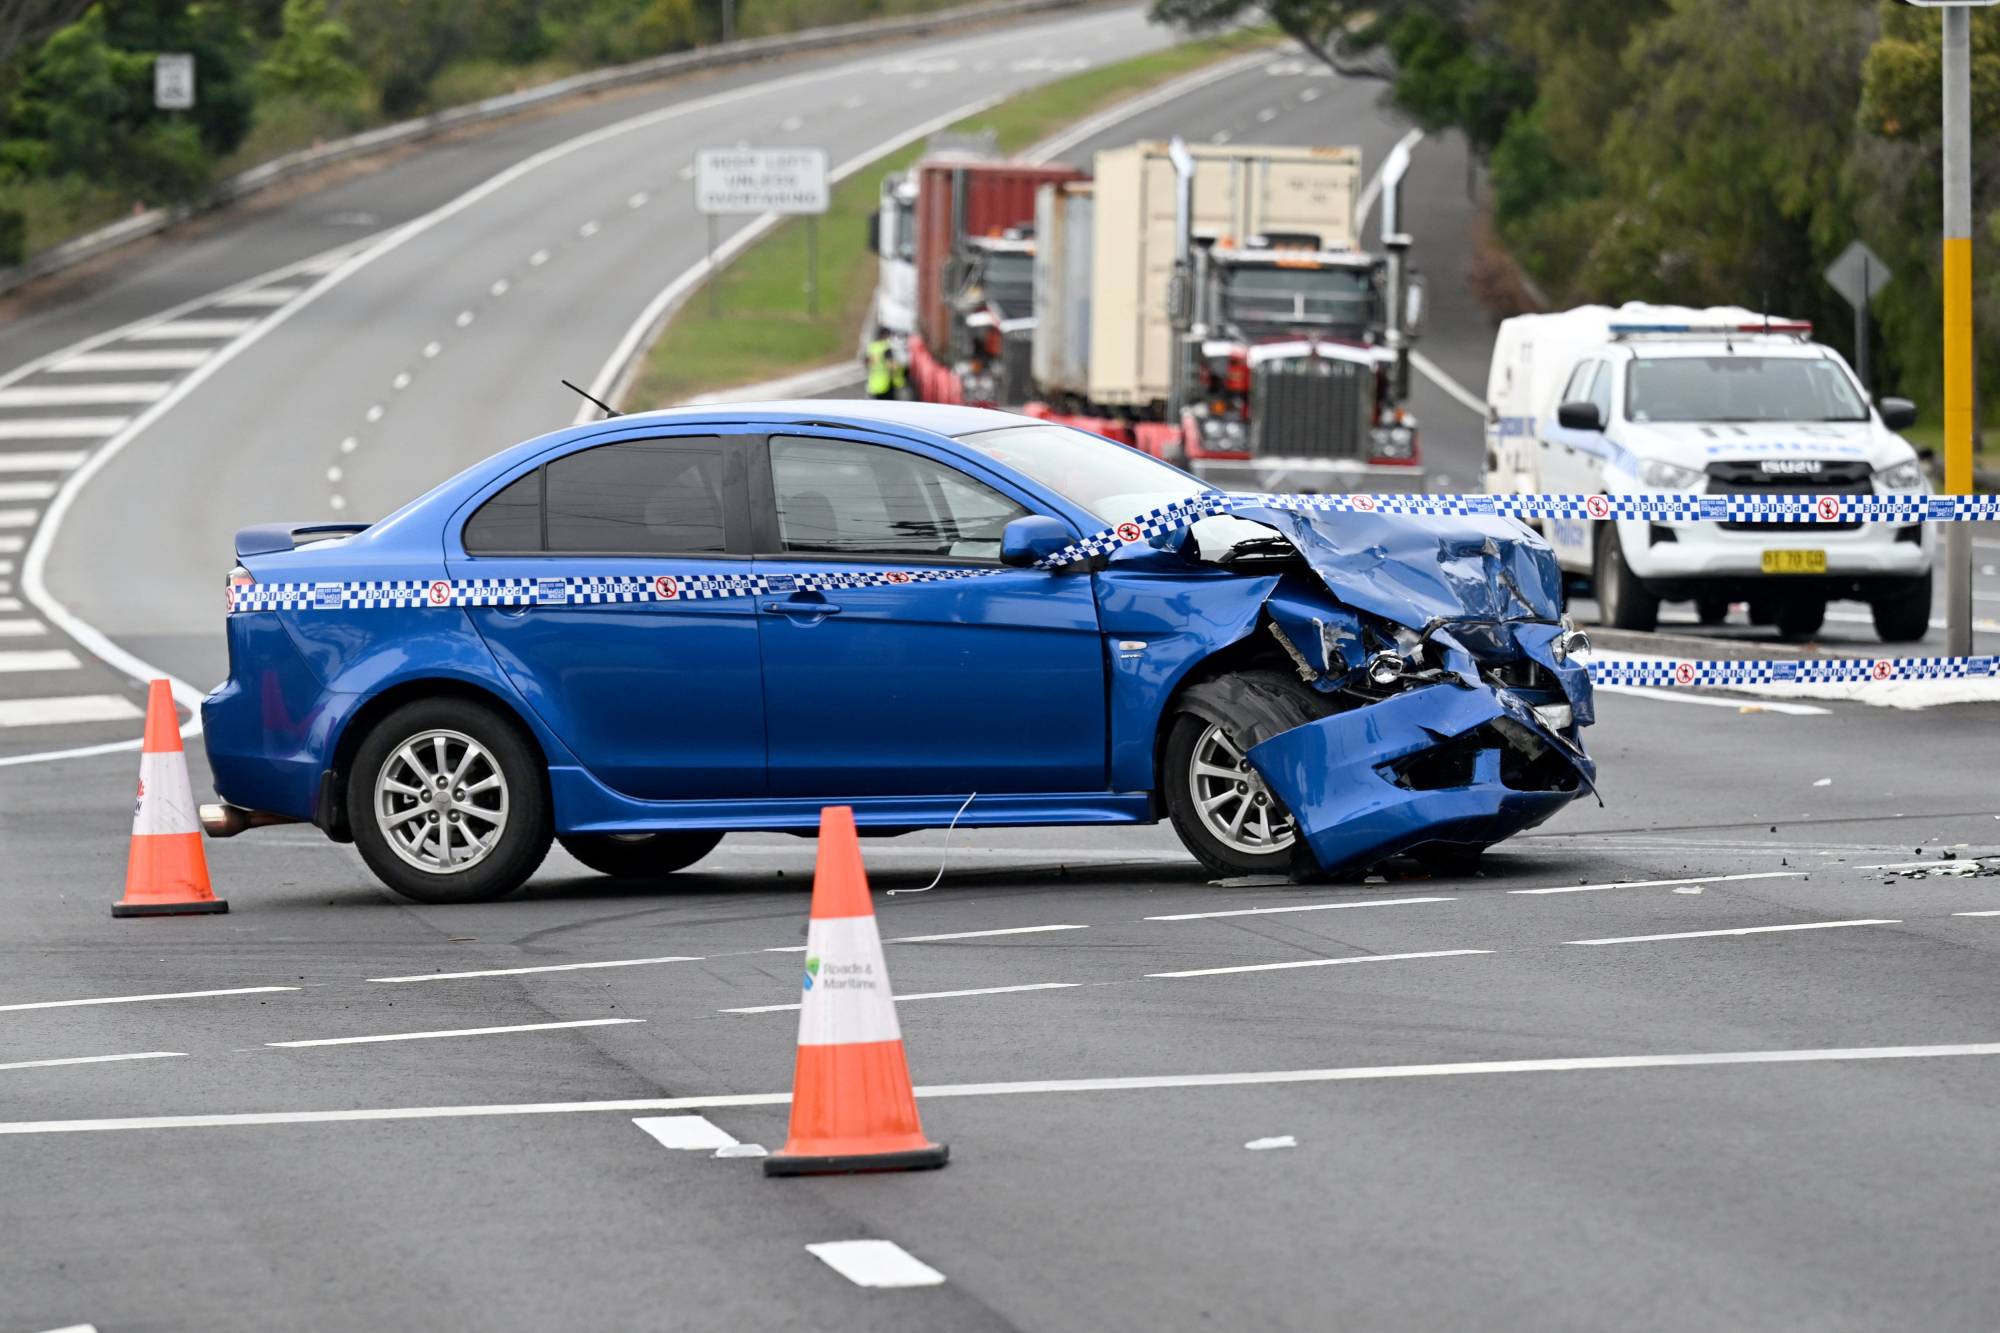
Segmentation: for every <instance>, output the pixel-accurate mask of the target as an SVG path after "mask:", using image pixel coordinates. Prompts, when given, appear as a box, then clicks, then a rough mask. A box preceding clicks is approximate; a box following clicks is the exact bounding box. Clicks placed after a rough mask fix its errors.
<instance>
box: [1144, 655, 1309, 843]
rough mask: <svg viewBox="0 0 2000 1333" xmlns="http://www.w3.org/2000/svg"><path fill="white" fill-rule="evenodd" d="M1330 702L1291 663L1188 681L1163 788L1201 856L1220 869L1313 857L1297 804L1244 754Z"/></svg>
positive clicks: (1170, 810) (1167, 749) (1180, 829)
mask: <svg viewBox="0 0 2000 1333" xmlns="http://www.w3.org/2000/svg"><path fill="white" fill-rule="evenodd" d="M1329 711H1331V710H1330V709H1329V708H1328V707H1327V705H1326V702H1325V700H1324V699H1323V698H1322V697H1321V696H1320V695H1319V693H1318V692H1317V691H1315V690H1313V689H1310V688H1309V687H1307V686H1306V685H1305V684H1304V683H1303V682H1301V681H1300V680H1299V679H1298V677H1296V676H1293V675H1289V674H1287V673H1285V672H1282V671H1271V670H1261V669H1260V670H1250V671H1239V672H1232V673H1230V674H1228V675H1224V676H1217V677H1215V678H1214V679H1213V680H1205V681H1202V682H1200V683H1198V684H1195V685H1192V686H1189V687H1188V690H1187V692H1186V693H1185V694H1183V695H1182V696H1181V699H1180V702H1179V704H1178V706H1177V708H1176V710H1175V712H1174V713H1173V714H1171V715H1170V717H1169V719H1168V721H1167V724H1166V726H1167V736H1166V744H1165V745H1164V746H1162V747H1161V762H1160V789H1161V793H1162V795H1163V796H1164V798H1165V802H1166V807H1167V817H1168V818H1169V819H1170V820H1172V821H1173V826H1174V832H1175V833H1177V834H1179V835H1180V840H1181V842H1182V844H1183V845H1184V846H1186V848H1187V849H1188V850H1189V851H1190V852H1192V853H1194V857H1195V859H1196V860H1198V861H1200V862H1201V863H1202V864H1203V865H1205V866H1207V867H1208V868H1209V869H1210V870H1213V871H1215V872H1216V873H1217V874H1220V875H1285V874H1290V873H1291V872H1292V871H1293V869H1294V868H1295V867H1310V866H1311V865H1312V856H1311V853H1310V852H1309V851H1307V850H1306V848H1305V844H1304V843H1303V842H1302V841H1301V840H1300V839H1299V837H1298V833H1297V830H1296V829H1295V828H1294V827H1293V825H1292V820H1291V815H1290V813H1289V812H1287V811H1286V809H1285V807H1284V805H1283V803H1282V802H1280V801H1279V800H1278V798H1277V796H1276V795H1275V794H1274V793H1272V792H1271V791H1270V790H1269V789H1267V788H1266V787H1265V786H1264V780H1263V779H1262V778H1261V777H1259V776H1258V775H1257V773H1256V771H1255V770H1253V769H1251V768H1250V767H1249V765H1248V762H1247V760H1245V759H1244V758H1243V756H1245V755H1247V754H1248V753H1249V752H1250V750H1251V748H1252V747H1253V746H1257V745H1261V744H1262V743H1263V742H1265V741H1267V740H1269V739H1271V738H1272V737H1273V736H1276V735H1278V734H1279V733H1280V732H1286V731H1290V730H1291V729H1292V728H1294V727H1297V726H1302V725H1304V724H1305V723H1307V722H1310V721H1312V720H1313V719H1314V718H1317V717H1323V716H1325V715H1326V714H1327V713H1328V712H1329ZM1232 788H1233V789H1234V790H1232ZM1239 815H1240V817H1239ZM1232 824H1234V825H1235V826H1236V827H1235V831H1234V832H1232V831H1231V825H1232Z"/></svg>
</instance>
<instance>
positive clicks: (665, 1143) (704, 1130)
mask: <svg viewBox="0 0 2000 1333" xmlns="http://www.w3.org/2000/svg"><path fill="white" fill-rule="evenodd" d="M632 1123H633V1124H635V1125H637V1126H638V1127H639V1128H640V1129H643V1130H645V1131H646V1132H647V1133H648V1134H650V1135H652V1136H653V1139H654V1141H655V1142H657V1143H658V1144H659V1145H660V1146H661V1147H662V1148H672V1149H673V1150H674V1151H676V1152H714V1151H715V1150H716V1149H718V1148H733V1147H735V1146H736V1143H737V1139H736V1136H735V1135H734V1134H731V1133H730V1132H729V1131H728V1130H726V1129H723V1128H722V1127H721V1126H720V1125H717V1124H715V1123H714V1122H713V1121H711V1120H709V1119H708V1117H707V1116H699V1115H650V1116H648V1115H642V1116H635V1117H633V1120H632Z"/></svg>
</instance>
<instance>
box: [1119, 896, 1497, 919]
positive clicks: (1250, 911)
mask: <svg viewBox="0 0 2000 1333" xmlns="http://www.w3.org/2000/svg"><path fill="white" fill-rule="evenodd" d="M1457 901H1458V899H1456V898H1374V899H1370V898H1362V899H1359V900H1357V901H1355V902H1351V903H1302V904H1300V905H1299V906H1297V907H1238V908H1233V909H1231V910H1230V911H1227V912H1176V913H1174V914H1173V915H1171V916H1149V917H1147V918H1146V920H1148V921H1212V920H1214V919H1216V918H1217V917H1225V916H1278V915H1281V914H1283V913H1286V912H1333V911H1338V910H1340V909H1341V908H1343V907H1408V906H1411V905H1412V904H1415V903H1455V902H1457Z"/></svg>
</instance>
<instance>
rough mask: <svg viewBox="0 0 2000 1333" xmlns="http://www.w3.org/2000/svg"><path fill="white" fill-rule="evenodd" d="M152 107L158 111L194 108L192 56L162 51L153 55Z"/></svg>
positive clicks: (190, 109) (189, 109)
mask: <svg viewBox="0 0 2000 1333" xmlns="http://www.w3.org/2000/svg"><path fill="white" fill-rule="evenodd" d="M153 107H154V109H155V110H159V111H192V110H194V57H193V56H191V55H183V54H170V53H164V52H163V53H162V54H160V55H157V56H154V57H153Z"/></svg>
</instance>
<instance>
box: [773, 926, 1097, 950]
mask: <svg viewBox="0 0 2000 1333" xmlns="http://www.w3.org/2000/svg"><path fill="white" fill-rule="evenodd" d="M1089 929H1090V927H1089V926H1009V927H1008V928H1007V929H1005V930H960V931H954V932H953V933H951V934H949V935H898V936H896V937H895V938H894V939H887V940H883V941H882V942H883V943H884V944H934V943H936V942H937V941H939V940H983V939H986V938H987V937H988V936H992V935H1039V934H1041V933H1042V932H1043V931H1049V930H1089ZM766 952H767V953H768V952H770V951H769V950H766Z"/></svg>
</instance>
